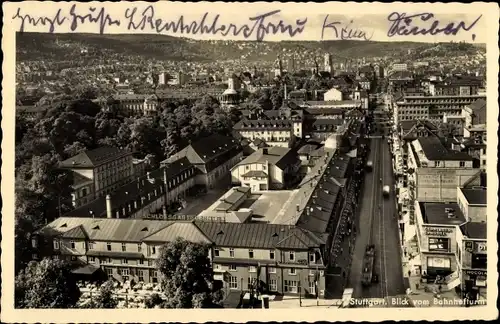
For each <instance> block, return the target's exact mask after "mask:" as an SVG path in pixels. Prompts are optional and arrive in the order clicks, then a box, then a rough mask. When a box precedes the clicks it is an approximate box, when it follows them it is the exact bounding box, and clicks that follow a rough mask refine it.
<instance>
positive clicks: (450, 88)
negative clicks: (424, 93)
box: [429, 77, 483, 96]
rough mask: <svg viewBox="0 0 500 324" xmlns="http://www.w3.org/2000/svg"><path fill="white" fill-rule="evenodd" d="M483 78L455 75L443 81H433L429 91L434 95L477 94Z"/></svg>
mask: <svg viewBox="0 0 500 324" xmlns="http://www.w3.org/2000/svg"><path fill="white" fill-rule="evenodd" d="M482 84H483V82H482V80H480V79H477V78H475V77H474V78H472V77H467V78H466V77H463V78H461V77H454V78H451V79H447V80H443V81H432V82H431V83H430V85H429V92H430V94H431V95H432V96H471V95H477V94H478V90H479V89H480V88H481V87H482Z"/></svg>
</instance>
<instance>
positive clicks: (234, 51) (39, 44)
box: [17, 33, 477, 62]
mask: <svg viewBox="0 0 500 324" xmlns="http://www.w3.org/2000/svg"><path fill="white" fill-rule="evenodd" d="M448 44H450V43H441V44H439V46H440V47H448V46H449V45H448ZM455 44H456V43H455ZM436 46H437V44H430V43H415V42H374V41H348V40H339V41H322V42H320V41H317V42H313V41H283V42H249V41H223V40H217V41H198V40H193V39H187V38H178V37H172V36H167V35H138V34H119V35H117V34H115V35H98V34H43V33H22V34H21V33H18V34H17V57H18V60H19V61H23V60H33V59H35V60H36V59H58V58H59V59H67V58H68V57H70V55H72V54H77V53H80V51H81V49H82V48H83V47H85V48H86V49H87V50H89V52H92V53H94V54H97V55H99V54H104V53H107V54H111V55H113V54H115V55H138V56H143V57H147V58H155V59H158V60H174V61H175V60H180V59H182V60H189V61H199V62H203V61H205V62H209V61H217V60H221V59H222V60H238V59H243V60H247V61H257V60H259V61H274V60H275V59H276V57H277V56H278V54H281V55H284V56H287V54H291V53H292V52H293V53H295V55H299V56H302V57H309V58H310V57H311V55H321V54H323V53H325V52H329V53H331V54H333V55H335V56H338V57H340V58H357V57H372V56H383V55H394V56H397V55H403V54H404V55H406V54H407V52H408V50H412V51H413V52H422V51H426V50H429V49H431V48H433V47H436ZM463 47H464V48H463V49H460V51H465V52H471V51H476V50H477V47H475V46H474V45H472V44H464V45H463ZM456 50H457V49H456V46H454V49H453V51H456ZM453 51H452V53H450V55H453V54H457V55H458V54H459V53H454V52H453ZM298 59H300V57H299V58H298Z"/></svg>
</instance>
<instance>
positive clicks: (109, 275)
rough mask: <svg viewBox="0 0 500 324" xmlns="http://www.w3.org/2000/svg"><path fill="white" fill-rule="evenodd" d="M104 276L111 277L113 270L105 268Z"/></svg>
mask: <svg viewBox="0 0 500 324" xmlns="http://www.w3.org/2000/svg"><path fill="white" fill-rule="evenodd" d="M106 274H107V275H108V277H111V276H113V268H106Z"/></svg>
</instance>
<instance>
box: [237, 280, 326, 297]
mask: <svg viewBox="0 0 500 324" xmlns="http://www.w3.org/2000/svg"><path fill="white" fill-rule="evenodd" d="M239 281H240V280H238V277H235V276H231V277H230V278H229V288H230V289H241V288H240V287H239ZM254 284H255V278H252V277H249V278H248V280H247V287H246V288H247V289H251V288H252V287H253V285H254ZM268 288H269V290H270V291H278V280H277V279H270V280H269V282H268ZM308 288H309V293H310V294H315V293H316V282H314V281H309V287H308ZM283 290H284V292H287V293H292V294H297V293H298V292H299V282H298V281H297V280H285V281H284V287H283Z"/></svg>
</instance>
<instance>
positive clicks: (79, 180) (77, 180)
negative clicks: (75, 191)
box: [73, 172, 93, 186]
mask: <svg viewBox="0 0 500 324" xmlns="http://www.w3.org/2000/svg"><path fill="white" fill-rule="evenodd" d="M87 182H93V180H92V179H89V178H87V177H85V176H83V175H81V174H80V173H77V172H73V185H75V186H78V185H81V184H84V183H87Z"/></svg>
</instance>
